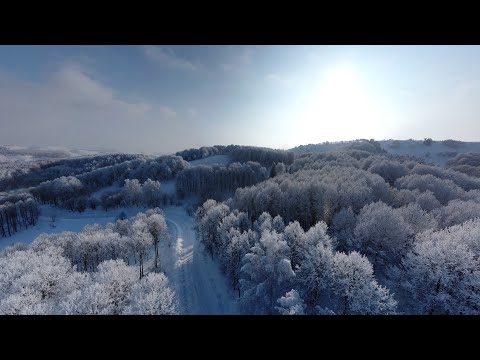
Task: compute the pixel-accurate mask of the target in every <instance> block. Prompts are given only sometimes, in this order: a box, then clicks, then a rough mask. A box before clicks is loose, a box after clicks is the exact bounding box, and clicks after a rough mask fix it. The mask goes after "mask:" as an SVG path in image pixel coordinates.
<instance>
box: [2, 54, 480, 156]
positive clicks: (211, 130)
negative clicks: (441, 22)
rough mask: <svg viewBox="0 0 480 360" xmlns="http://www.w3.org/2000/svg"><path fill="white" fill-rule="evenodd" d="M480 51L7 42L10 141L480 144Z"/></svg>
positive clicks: (135, 147) (135, 146)
mask: <svg viewBox="0 0 480 360" xmlns="http://www.w3.org/2000/svg"><path fill="white" fill-rule="evenodd" d="M479 85H480V48H479V47H478V46H0V126H1V129H2V130H1V131H0V144H18V145H35V146H44V145H51V146H66V147H78V148H108V149H115V150H119V151H128V152H147V153H170V152H175V151H178V150H182V149H184V148H189V147H199V146H202V145H215V144H232V143H234V144H245V145H257V146H268V147H274V148H289V147H293V146H296V145H300V144H308V143H318V142H323V141H335V140H349V139H356V138H375V139H379V140H380V139H388V138H395V139H408V138H424V137H432V138H434V139H438V140H441V139H447V138H454V139H459V140H464V141H479V140H480V139H479V137H478V134H480V121H479V120H480V119H479V112H480V101H478V99H480V87H479Z"/></svg>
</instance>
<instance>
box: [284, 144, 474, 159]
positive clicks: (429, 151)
mask: <svg viewBox="0 0 480 360" xmlns="http://www.w3.org/2000/svg"><path fill="white" fill-rule="evenodd" d="M378 142H379V143H380V145H381V147H382V148H383V149H384V150H386V151H387V152H389V153H391V154H396V155H410V156H415V157H417V158H419V159H423V160H425V161H426V162H429V163H434V164H435V165H445V163H446V162H447V161H448V160H449V159H451V158H453V157H455V156H456V155H457V154H462V153H467V152H476V153H480V142H460V141H452V140H446V141H433V142H432V143H431V144H429V145H428V143H425V142H424V141H423V140H380V141H378ZM352 143H353V141H343V142H332V143H320V144H308V145H301V146H297V147H295V148H293V149H291V151H294V152H296V153H299V154H303V153H308V152H312V153H319V152H326V151H332V150H337V149H341V148H345V147H348V146H350V145H351V144H352Z"/></svg>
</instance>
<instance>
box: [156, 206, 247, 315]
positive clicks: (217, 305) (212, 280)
mask: <svg viewBox="0 0 480 360" xmlns="http://www.w3.org/2000/svg"><path fill="white" fill-rule="evenodd" d="M163 211H164V213H165V217H166V219H167V225H168V226H169V227H170V228H171V229H172V230H173V234H174V237H176V244H175V273H174V276H173V277H172V278H171V282H172V283H173V284H175V287H176V289H175V290H176V292H177V295H178V298H179V300H180V308H181V313H183V314H237V313H238V311H237V307H236V302H235V295H234V293H233V291H231V289H229V287H228V285H227V283H226V280H225V277H224V276H223V274H222V273H221V272H220V269H219V267H218V264H217V263H216V262H215V261H213V260H212V259H211V258H210V257H209V256H208V255H207V254H206V252H205V251H204V249H203V246H202V244H201V243H200V242H199V240H198V239H197V237H196V234H195V231H194V229H193V225H194V223H193V218H192V217H191V216H189V215H188V214H187V212H186V211H185V209H184V208H183V207H173V206H171V207H166V208H164V209H163Z"/></svg>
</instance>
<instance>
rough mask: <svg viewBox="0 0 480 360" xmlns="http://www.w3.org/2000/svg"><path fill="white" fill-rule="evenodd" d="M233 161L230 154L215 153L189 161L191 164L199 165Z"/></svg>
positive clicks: (226, 163)
mask: <svg viewBox="0 0 480 360" xmlns="http://www.w3.org/2000/svg"><path fill="white" fill-rule="evenodd" d="M232 162H233V160H232V158H231V157H230V156H228V155H213V156H209V157H206V158H203V159H198V160H192V161H190V162H189V164H190V165H191V166H198V165H228V164H231V163H232Z"/></svg>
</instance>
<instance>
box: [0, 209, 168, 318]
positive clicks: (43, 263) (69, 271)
mask: <svg viewBox="0 0 480 360" xmlns="http://www.w3.org/2000/svg"><path fill="white" fill-rule="evenodd" d="M161 241H167V225H166V223H165V218H164V216H163V214H162V213H161V211H160V210H159V209H154V210H149V211H148V212H146V213H145V214H143V213H139V214H137V216H136V217H135V218H133V219H131V220H127V219H125V220H118V221H117V222H116V223H114V224H108V225H107V227H106V228H105V229H102V228H101V227H100V226H98V225H90V226H86V227H85V229H84V230H83V231H82V232H80V233H72V232H63V233H60V234H53V235H42V236H40V237H39V238H37V239H36V240H35V241H34V242H33V243H32V244H31V245H30V246H27V245H24V244H18V245H15V246H12V247H9V248H7V249H5V250H4V251H2V252H0V289H2V291H1V292H0V314H175V313H177V312H178V309H177V303H176V299H175V294H174V292H173V291H172V290H171V289H170V287H169V284H168V279H167V278H166V276H165V275H164V274H163V273H154V272H151V273H149V274H145V271H144V263H145V261H146V259H147V258H148V257H149V256H150V255H151V254H152V252H153V256H154V257H155V264H154V268H158V266H159V264H157V263H158V248H159V243H160V242H161ZM129 264H130V265H129ZM134 264H135V265H134Z"/></svg>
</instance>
